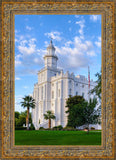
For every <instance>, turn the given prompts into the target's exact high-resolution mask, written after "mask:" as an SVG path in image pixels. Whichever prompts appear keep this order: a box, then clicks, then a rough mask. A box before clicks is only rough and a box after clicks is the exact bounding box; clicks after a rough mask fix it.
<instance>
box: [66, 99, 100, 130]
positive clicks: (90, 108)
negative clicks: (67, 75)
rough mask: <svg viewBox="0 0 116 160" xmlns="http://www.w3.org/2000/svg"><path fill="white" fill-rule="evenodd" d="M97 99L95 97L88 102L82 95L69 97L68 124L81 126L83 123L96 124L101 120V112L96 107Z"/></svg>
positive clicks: (67, 102)
mask: <svg viewBox="0 0 116 160" xmlns="http://www.w3.org/2000/svg"><path fill="white" fill-rule="evenodd" d="M96 105H97V100H96V99H93V100H91V99H90V101H89V102H87V101H86V100H85V99H84V98H83V97H82V96H74V97H71V96H70V97H69V98H68V100H67V101H66V107H67V108H68V110H67V111H66V113H68V124H67V126H70V127H74V128H76V127H79V126H82V125H87V126H88V128H89V124H96V123H98V122H99V112H98V109H96Z"/></svg>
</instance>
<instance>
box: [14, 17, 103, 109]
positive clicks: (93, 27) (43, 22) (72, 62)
mask: <svg viewBox="0 0 116 160" xmlns="http://www.w3.org/2000/svg"><path fill="white" fill-rule="evenodd" d="M51 37H52V38H53V44H54V46H55V48H56V54H57V56H58V58H59V60H58V67H59V68H63V70H64V72H66V71H67V70H69V71H70V72H74V74H75V75H85V76H86V77H88V66H89V67H90V79H93V80H96V77H95V73H97V72H99V71H100V69H101V16H100V15H15V110H16V111H24V110H23V109H22V107H21V106H20V101H21V99H22V97H24V96H25V95H29V94H30V95H31V94H32V92H33V86H34V83H36V82H37V71H38V70H40V69H41V68H43V67H44V60H43V56H44V54H46V48H47V46H48V45H49V42H50V40H51Z"/></svg>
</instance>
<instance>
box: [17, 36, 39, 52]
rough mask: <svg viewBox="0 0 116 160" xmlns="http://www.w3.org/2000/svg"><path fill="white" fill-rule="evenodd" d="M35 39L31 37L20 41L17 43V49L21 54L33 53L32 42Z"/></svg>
mask: <svg viewBox="0 0 116 160" xmlns="http://www.w3.org/2000/svg"><path fill="white" fill-rule="evenodd" d="M35 41H36V39H34V38H32V39H30V40H29V41H27V40H22V41H20V44H19V45H18V47H17V48H18V50H19V52H20V53H22V54H28V55H30V54H33V53H35V47H36V45H35V44H34V43H35Z"/></svg>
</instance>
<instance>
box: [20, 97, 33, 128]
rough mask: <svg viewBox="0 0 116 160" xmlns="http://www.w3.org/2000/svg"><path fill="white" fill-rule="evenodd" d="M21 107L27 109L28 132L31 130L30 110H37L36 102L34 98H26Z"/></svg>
mask: <svg viewBox="0 0 116 160" xmlns="http://www.w3.org/2000/svg"><path fill="white" fill-rule="evenodd" d="M21 106H22V107H24V108H27V117H26V125H27V130H29V109H30V108H35V100H34V99H33V98H32V96H25V97H24V98H23V101H22V102H21Z"/></svg>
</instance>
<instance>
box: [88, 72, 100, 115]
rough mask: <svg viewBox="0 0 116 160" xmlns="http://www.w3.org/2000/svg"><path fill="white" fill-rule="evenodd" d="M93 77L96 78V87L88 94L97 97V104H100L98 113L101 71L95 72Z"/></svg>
mask: <svg viewBox="0 0 116 160" xmlns="http://www.w3.org/2000/svg"><path fill="white" fill-rule="evenodd" d="M95 76H96V77H97V81H96V83H97V85H96V86H95V87H94V88H93V89H92V90H90V93H91V94H93V93H95V94H96V95H97V96H98V98H99V103H100V105H99V107H98V110H99V112H101V85H102V84H101V71H100V73H98V72H97V73H96V74H95Z"/></svg>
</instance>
